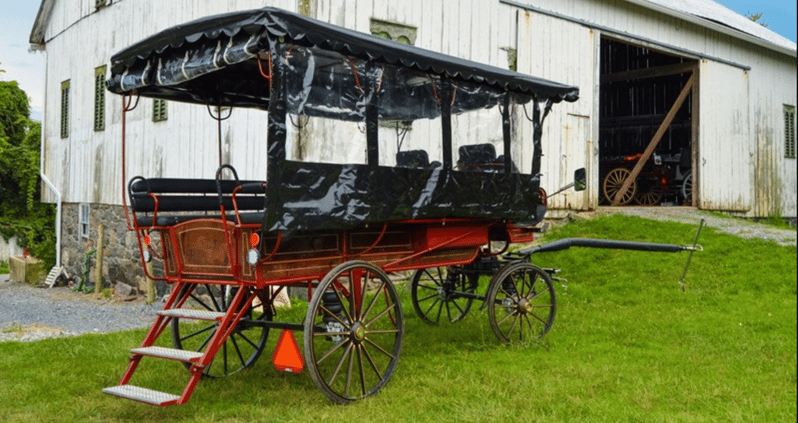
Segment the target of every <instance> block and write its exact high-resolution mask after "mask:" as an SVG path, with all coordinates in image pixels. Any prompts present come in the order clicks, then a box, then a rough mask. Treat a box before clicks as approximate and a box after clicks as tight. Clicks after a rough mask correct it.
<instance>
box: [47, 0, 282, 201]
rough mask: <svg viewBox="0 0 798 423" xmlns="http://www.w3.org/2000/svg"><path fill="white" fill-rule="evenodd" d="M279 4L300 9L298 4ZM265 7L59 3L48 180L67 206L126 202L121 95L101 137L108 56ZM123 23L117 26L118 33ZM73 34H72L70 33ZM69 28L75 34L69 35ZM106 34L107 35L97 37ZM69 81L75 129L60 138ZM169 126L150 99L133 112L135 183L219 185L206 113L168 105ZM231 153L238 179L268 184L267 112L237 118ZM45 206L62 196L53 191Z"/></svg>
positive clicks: (130, 151)
mask: <svg viewBox="0 0 798 423" xmlns="http://www.w3.org/2000/svg"><path fill="white" fill-rule="evenodd" d="M271 4H273V5H275V6H277V7H282V8H284V9H288V10H292V9H293V8H294V7H295V5H296V1H293V0H282V1H273V2H271ZM263 6H264V5H263V2H262V1H254V0H238V1H234V2H232V5H231V2H208V1H204V0H184V1H182V2H162V1H156V0H151V1H147V2H143V1H130V0H127V1H118V2H114V3H113V4H112V5H111V6H109V7H106V8H103V9H100V10H99V11H95V9H94V1H93V0H91V1H86V0H84V1H82V2H80V5H79V7H76V5H75V4H74V2H67V1H56V2H55V6H54V9H53V14H52V17H51V20H50V25H49V27H48V28H47V31H46V33H45V39H46V41H47V55H48V60H47V70H46V74H47V77H46V84H47V87H46V92H47V93H48V95H47V98H46V99H45V102H46V106H45V109H46V110H47V111H48V113H47V114H46V116H45V118H44V138H45V152H44V159H45V164H44V172H45V174H46V175H48V178H50V180H51V181H52V182H53V183H54V184H55V185H56V186H57V187H60V188H61V190H62V196H63V197H62V199H63V201H65V202H67V203H77V202H87V203H104V204H121V203H122V198H121V187H122V173H121V172H122V168H121V166H122V164H121V122H122V113H121V107H122V106H121V104H122V100H121V97H120V96H118V95H115V94H111V93H110V92H106V125H105V126H106V129H105V130H104V131H100V132H95V131H94V125H93V121H94V110H93V105H94V69H95V68H97V67H99V66H102V65H106V66H107V67H108V73H107V75H108V74H109V73H110V63H109V62H110V55H111V54H113V53H115V52H117V51H119V50H121V49H123V48H125V47H128V46H129V45H131V44H133V43H135V42H137V41H139V40H141V39H142V38H144V37H146V36H149V35H151V34H152V33H155V32H157V31H160V30H163V29H165V28H168V27H170V26H173V25H176V24H179V23H183V22H185V21H187V20H191V19H196V18H199V17H203V16H207V15H212V14H217V13H223V12H225V11H229V10H232V9H229V8H230V7H235V8H236V9H238V10H244V9H255V8H260V7H263ZM114 25H116V26H114ZM70 26H71V27H70ZM67 28H69V29H68V30H66V29H67ZM98 28H104V31H105V32H104V33H103V32H102V31H98ZM67 79H68V80H70V99H69V103H70V104H69V128H70V134H69V137H68V138H66V139H62V138H61V137H60V119H61V116H60V109H61V107H60V103H61V94H60V87H61V82H62V81H65V80H67ZM167 103H168V106H167V109H168V119H167V120H166V121H165V122H159V123H153V122H152V100H151V99H143V98H142V99H141V100H140V102H139V104H138V107H137V108H136V109H135V110H133V111H132V112H130V113H128V114H127V163H126V166H127V178H128V179H130V178H131V177H133V176H135V175H144V176H147V177H158V176H166V177H177V176H182V177H193V178H210V177H213V175H214V172H215V170H216V168H217V167H218V147H217V126H216V121H214V120H213V119H211V118H210V116H209V115H208V111H207V109H206V108H205V107H200V106H194V105H188V104H180V103H175V102H167ZM222 135H223V139H224V140H229V145H230V148H229V149H228V150H229V151H228V152H227V154H226V155H225V156H226V157H229V163H231V164H232V165H233V166H234V167H235V168H236V169H237V170H238V171H239V177H241V178H247V179H265V175H266V171H265V155H266V153H265V143H266V142H265V140H266V114H265V113H263V112H259V111H251V110H235V111H234V112H233V116H232V117H231V119H230V120H227V121H224V122H223V123H222ZM44 198H45V200H46V201H54V200H55V198H54V196H53V195H52V193H50V192H49V191H47V192H46V193H45V194H44Z"/></svg>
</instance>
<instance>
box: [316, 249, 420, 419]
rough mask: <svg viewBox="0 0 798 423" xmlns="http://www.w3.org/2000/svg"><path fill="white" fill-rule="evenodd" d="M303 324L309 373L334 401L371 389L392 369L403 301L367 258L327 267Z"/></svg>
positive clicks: (398, 345)
mask: <svg viewBox="0 0 798 423" xmlns="http://www.w3.org/2000/svg"><path fill="white" fill-rule="evenodd" d="M304 329H305V360H306V361H307V365H308V371H309V373H310V376H311V378H312V379H313V381H314V382H315V383H316V385H317V386H318V387H319V389H320V390H321V391H322V392H323V393H324V395H327V397H329V398H330V399H331V400H333V401H335V402H337V403H341V404H346V403H349V402H351V401H354V400H358V399H361V398H365V397H367V396H370V395H373V394H375V393H376V392H377V391H379V390H380V389H381V388H382V387H383V386H384V385H385V384H386V383H387V382H388V379H390V378H391V375H393V372H394V371H395V370H396V364H397V363H398V361H399V353H400V350H401V346H402V338H403V336H404V317H403V316H402V306H401V304H400V302H399V296H398V294H397V293H396V289H395V288H394V286H393V284H392V283H391V280H390V279H388V275H386V274H385V272H383V271H382V270H381V269H380V268H379V267H377V266H375V265H373V264H371V263H367V262H364V261H349V262H346V263H343V264H341V265H339V266H338V267H336V268H335V269H333V270H331V271H330V273H328V274H327V275H326V276H325V277H324V279H322V281H321V282H320V283H319V285H318V287H316V290H315V291H314V293H313V297H312V298H311V300H310V303H309V304H308V314H307V316H306V317H305V328H304Z"/></svg>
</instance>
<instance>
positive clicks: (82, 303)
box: [0, 275, 163, 342]
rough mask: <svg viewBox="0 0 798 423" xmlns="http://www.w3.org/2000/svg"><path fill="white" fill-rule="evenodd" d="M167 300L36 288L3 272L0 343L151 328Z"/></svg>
mask: <svg viewBox="0 0 798 423" xmlns="http://www.w3.org/2000/svg"><path fill="white" fill-rule="evenodd" d="M162 307H163V303H162V302H160V301H156V302H154V303H153V304H151V305H147V304H146V303H145V302H144V301H142V300H139V299H137V300H135V301H129V302H124V301H113V300H108V299H98V297H97V296H96V295H95V294H81V293H78V292H73V291H72V290H71V289H70V288H66V287H58V288H36V287H34V286H31V285H28V284H25V283H18V282H9V281H8V275H0V342H2V341H22V342H30V341H38V340H41V339H46V338H58V337H63V336H74V335H80V334H84V333H107V332H114V331H120V330H128V329H135V328H145V327H149V326H150V325H151V324H152V322H153V320H154V319H155V315H156V312H157V311H158V310H160V309H161V308H162Z"/></svg>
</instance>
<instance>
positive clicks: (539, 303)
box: [486, 262, 557, 343]
mask: <svg viewBox="0 0 798 423" xmlns="http://www.w3.org/2000/svg"><path fill="white" fill-rule="evenodd" d="M505 282H509V283H511V284H512V285H513V286H514V287H515V290H516V293H515V294H516V295H514V294H513V293H512V292H508V289H506V288H505V287H504V284H505ZM486 302H487V304H488V319H489V321H490V325H491V328H492V329H493V332H494V333H495V334H496V337H497V338H499V340H500V341H502V342H505V343H509V342H524V341H527V340H532V339H540V338H542V337H543V336H545V335H546V333H548V331H549V330H550V329H551V326H552V324H553V323H554V316H555V314H556V312H557V297H556V294H555V292H554V285H553V283H552V281H551V277H550V276H549V275H548V273H546V272H545V271H543V269H541V268H539V267H537V266H534V265H531V264H529V263H524V262H516V263H512V264H510V265H508V266H506V267H505V268H504V269H502V270H501V271H499V273H498V274H496V276H494V278H493V279H492V280H491V284H490V287H489V288H488V295H487V299H486ZM522 309H523V310H524V311H521V310H522Z"/></svg>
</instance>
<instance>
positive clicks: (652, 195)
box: [635, 178, 662, 206]
mask: <svg viewBox="0 0 798 423" xmlns="http://www.w3.org/2000/svg"><path fill="white" fill-rule="evenodd" d="M646 182H647V183H648V185H649V187H648V189H647V190H645V192H643V191H644V190H642V189H638V190H637V194H636V195H635V202H636V203H637V204H640V205H641V206H653V205H655V204H658V203H659V202H660V200H662V186H661V185H660V184H659V181H658V180H655V179H654V178H652V179H651V180H647V181H646ZM639 188H642V187H639Z"/></svg>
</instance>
